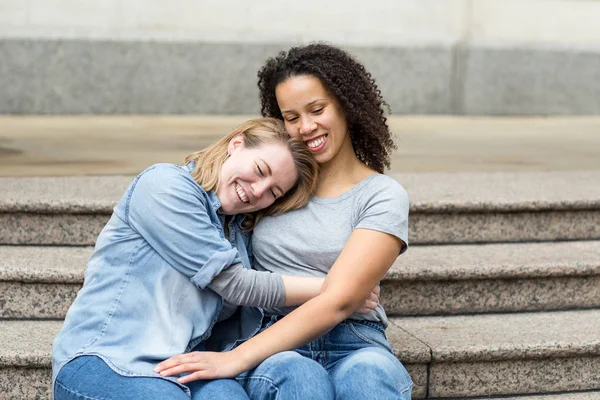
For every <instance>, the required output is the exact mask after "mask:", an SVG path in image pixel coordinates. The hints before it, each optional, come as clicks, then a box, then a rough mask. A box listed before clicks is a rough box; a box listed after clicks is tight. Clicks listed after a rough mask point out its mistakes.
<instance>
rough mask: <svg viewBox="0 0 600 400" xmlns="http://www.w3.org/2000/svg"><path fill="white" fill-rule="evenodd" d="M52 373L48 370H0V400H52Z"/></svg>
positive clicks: (13, 368)
mask: <svg viewBox="0 0 600 400" xmlns="http://www.w3.org/2000/svg"><path fill="white" fill-rule="evenodd" d="M51 385H52V373H51V371H50V367H48V368H15V367H12V368H0V399H2V400H17V399H18V400H50V399H52V390H51Z"/></svg>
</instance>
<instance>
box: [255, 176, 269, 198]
mask: <svg viewBox="0 0 600 400" xmlns="http://www.w3.org/2000/svg"><path fill="white" fill-rule="evenodd" d="M266 190H267V185H266V182H265V180H264V179H261V180H260V181H259V182H256V183H254V184H253V185H252V193H253V194H254V197H256V198H257V199H260V198H261V197H262V196H263V194H265V191H266Z"/></svg>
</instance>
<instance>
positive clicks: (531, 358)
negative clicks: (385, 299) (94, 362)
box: [0, 310, 600, 400]
mask: <svg viewBox="0 0 600 400" xmlns="http://www.w3.org/2000/svg"><path fill="white" fill-rule="evenodd" d="M60 326H61V322H60V321H14V320H8V321H7V320H4V321H0V390H2V393H5V394H6V395H7V398H19V399H33V398H35V399H46V398H49V396H50V395H49V392H50V375H51V372H50V352H51V343H52V339H53V337H54V336H55V335H56V333H57V332H58V330H59V329H60ZM387 335H388V338H389V340H390V343H391V345H392V348H393V350H394V352H395V354H396V355H397V356H398V358H399V359H401V360H402V361H403V363H404V364H405V365H406V367H407V369H408V370H409V372H410V374H411V376H412V378H413V381H414V384H415V385H414V390H413V394H414V397H415V398H425V397H430V398H470V397H478V396H503V395H519V394H528V393H531V394H535V393H550V392H569V391H582V390H598V389H600V372H599V371H600V310H583V311H560V312H556V311H555V312H548V313H523V314H496V315H479V316H446V317H418V318H415V317H405V318H392V319H391V323H390V326H389V328H388V330H387ZM573 395H574V396H576V397H573V398H580V399H581V400H584V399H585V400H587V399H592V398H594V397H586V396H592V395H590V394H577V395H575V394H573ZM563 396H566V394H564V395H563ZM579 396H582V397H579ZM562 398H565V397H559V398H557V399H562ZM549 400H550V399H549ZM552 400H554V399H552Z"/></svg>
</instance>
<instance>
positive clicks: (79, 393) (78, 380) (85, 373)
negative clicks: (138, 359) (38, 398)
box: [54, 356, 189, 400]
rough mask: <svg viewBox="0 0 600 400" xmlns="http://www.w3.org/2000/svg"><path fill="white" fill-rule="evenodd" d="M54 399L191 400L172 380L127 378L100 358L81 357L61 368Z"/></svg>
mask: <svg viewBox="0 0 600 400" xmlns="http://www.w3.org/2000/svg"><path fill="white" fill-rule="evenodd" d="M54 399H55V400H72V399H78V400H81V399H86V400H95V399H103V400H121V399H123V400H125V399H127V400H141V399H157V400H158V399H174V400H178V399H181V400H189V397H188V396H187V394H186V393H185V392H184V391H183V389H182V388H180V387H179V386H178V385H176V384H175V383H173V382H169V381H167V380H165V379H161V378H140V377H127V376H122V375H119V374H117V373H116V372H115V371H113V370H112V369H111V368H110V367H109V366H108V365H106V363H105V362H104V361H103V360H102V359H101V358H99V357H96V356H82V357H78V358H75V359H74V360H71V361H70V362H69V363H67V364H66V365H65V366H64V367H63V368H62V369H61V371H60V373H59V374H58V376H57V378H56V382H55V385H54Z"/></svg>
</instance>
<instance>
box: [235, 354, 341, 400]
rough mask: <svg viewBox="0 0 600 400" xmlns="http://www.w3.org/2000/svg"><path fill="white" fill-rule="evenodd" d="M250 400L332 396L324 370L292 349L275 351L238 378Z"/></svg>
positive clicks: (298, 399)
mask: <svg viewBox="0 0 600 400" xmlns="http://www.w3.org/2000/svg"><path fill="white" fill-rule="evenodd" d="M237 380H238V382H240V384H241V385H242V386H243V387H244V389H245V390H246V393H248V396H249V397H250V399H253V400H309V399H318V400H327V399H333V398H334V391H333V384H332V382H331V379H330V377H329V375H328V374H327V371H325V369H324V368H323V367H322V366H321V365H320V364H319V363H317V362H315V361H313V360H311V359H308V358H306V357H303V356H301V355H300V354H298V353H296V352H294V351H285V352H282V353H278V354H275V355H273V356H271V357H269V358H267V359H266V360H265V361H263V362H262V363H261V364H260V365H259V366H258V367H256V368H254V369H253V370H250V371H248V372H246V373H244V374H242V375H240V376H239V377H237Z"/></svg>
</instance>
